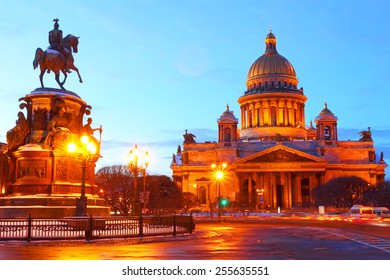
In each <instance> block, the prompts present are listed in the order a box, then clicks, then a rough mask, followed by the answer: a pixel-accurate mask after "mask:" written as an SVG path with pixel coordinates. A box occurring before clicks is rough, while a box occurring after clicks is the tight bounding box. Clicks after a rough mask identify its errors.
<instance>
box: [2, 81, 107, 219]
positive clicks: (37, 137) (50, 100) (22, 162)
mask: <svg viewBox="0 0 390 280" xmlns="http://www.w3.org/2000/svg"><path fill="white" fill-rule="evenodd" d="M20 100H21V101H23V102H24V103H22V104H20V106H19V107H20V109H26V110H27V118H26V120H27V123H28V126H29V128H28V131H30V133H29V135H28V136H25V138H23V139H19V138H20V134H19V133H18V132H19V131H20V130H19V127H17V126H16V127H15V128H14V129H12V131H13V134H12V135H7V136H9V137H7V140H9V141H10V142H12V145H10V143H8V151H7V153H6V154H7V156H8V169H9V172H8V173H9V183H7V184H6V185H5V187H3V188H2V194H1V195H2V197H0V217H7V218H8V217H9V218H11V217H26V216H28V215H29V214H31V215H32V217H34V218H61V217H66V216H74V215H76V201H77V199H79V197H80V194H81V181H82V168H81V164H80V162H79V161H77V160H76V159H75V158H74V157H73V156H72V155H71V154H70V153H69V152H68V151H67V146H68V144H69V143H70V142H73V141H75V140H79V139H80V136H81V133H82V129H83V116H84V114H87V115H89V114H90V109H91V107H90V106H88V105H87V104H86V103H85V101H84V100H82V99H81V98H80V97H79V96H78V95H77V94H75V93H72V92H69V91H65V90H58V89H49V88H40V89H36V90H35V91H33V92H32V93H30V94H28V95H26V96H25V97H23V98H20ZM20 114H21V115H22V116H21V117H23V113H20ZM20 114H19V115H20ZM24 123H25V122H24ZM24 131H25V130H24ZM21 140H22V141H21ZM20 142H21V143H24V144H18V143H20ZM99 144H100V143H99ZM10 147H12V149H11V150H9V149H10ZM98 158H99V157H98V156H96V157H95V158H94V159H93V160H92V162H91V163H90V164H89V165H88V166H87V168H86V172H85V194H86V197H87V198H88V200H87V203H88V205H87V213H86V214H87V215H90V214H92V215H97V216H109V215H110V208H109V207H106V206H105V205H104V200H103V199H102V198H100V197H99V193H100V192H99V190H98V187H97V186H96V185H95V163H96V161H97V160H98Z"/></svg>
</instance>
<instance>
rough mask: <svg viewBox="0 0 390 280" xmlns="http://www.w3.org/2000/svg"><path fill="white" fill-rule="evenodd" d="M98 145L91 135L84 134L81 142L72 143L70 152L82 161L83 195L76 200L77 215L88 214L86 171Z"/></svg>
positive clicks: (69, 146) (69, 148)
mask: <svg viewBox="0 0 390 280" xmlns="http://www.w3.org/2000/svg"><path fill="white" fill-rule="evenodd" d="M96 151H97V147H96V145H95V144H94V143H93V142H92V141H90V137H89V136H87V135H83V136H81V138H80V144H79V145H76V144H75V143H70V144H69V145H68V152H69V153H70V154H71V155H72V156H74V158H75V159H76V160H77V161H79V162H80V163H81V195H80V198H78V199H77V200H76V216H87V197H86V196H85V173H86V169H87V166H88V165H89V164H91V163H92V162H93V160H94V159H95V157H96V156H97V154H96Z"/></svg>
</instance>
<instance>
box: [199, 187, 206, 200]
mask: <svg viewBox="0 0 390 280" xmlns="http://www.w3.org/2000/svg"><path fill="white" fill-rule="evenodd" d="M199 202H200V203H201V204H206V187H204V186H202V187H200V188H199Z"/></svg>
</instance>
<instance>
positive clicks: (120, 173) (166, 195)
mask: <svg viewBox="0 0 390 280" xmlns="http://www.w3.org/2000/svg"><path fill="white" fill-rule="evenodd" d="M137 179H138V184H137V190H134V174H132V173H131V172H130V171H129V170H128V167H127V166H124V165H113V166H107V167H103V168H101V169H99V171H98V172H97V173H96V176H95V181H96V184H97V185H98V186H99V187H100V188H101V189H102V190H103V193H102V196H103V198H104V200H105V202H106V203H107V205H109V206H110V207H111V208H112V210H113V211H115V212H117V211H119V213H120V214H121V215H129V211H130V210H132V206H133V205H134V202H139V198H140V193H142V192H143V191H144V189H143V178H142V177H140V176H138V177H137ZM145 191H146V192H147V193H148V194H149V195H147V196H148V200H147V201H146V203H145V205H144V207H145V209H147V210H148V211H149V212H152V213H157V214H166V213H174V212H176V211H177V210H178V209H181V208H182V207H183V198H182V194H181V192H180V190H179V189H177V187H176V186H175V184H174V183H173V181H172V180H171V179H170V178H169V177H167V176H164V175H150V174H147V175H146V178H145Z"/></svg>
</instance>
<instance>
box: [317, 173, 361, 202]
mask: <svg viewBox="0 0 390 280" xmlns="http://www.w3.org/2000/svg"><path fill="white" fill-rule="evenodd" d="M367 188H368V183H367V182H366V181H364V180H363V179H362V178H360V177H356V176H349V177H337V178H334V179H331V180H329V181H328V182H326V183H325V184H322V185H318V186H316V187H315V188H314V189H313V196H314V201H315V203H316V204H317V205H323V206H335V207H337V208H347V207H351V206H352V205H353V204H364V202H365V199H364V195H363V194H364V191H365V190H366V189H367Z"/></svg>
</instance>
